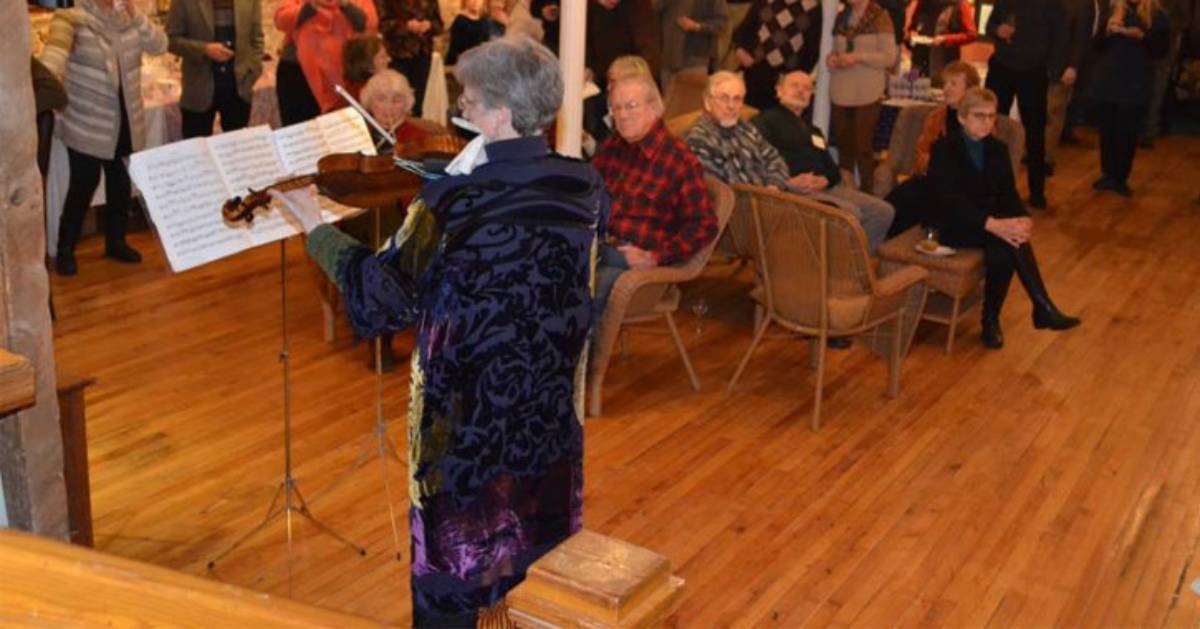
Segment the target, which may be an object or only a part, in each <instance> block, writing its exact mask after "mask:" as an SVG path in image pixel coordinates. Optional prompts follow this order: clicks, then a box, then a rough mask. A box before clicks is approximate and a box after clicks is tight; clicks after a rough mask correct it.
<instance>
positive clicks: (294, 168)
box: [271, 119, 331, 175]
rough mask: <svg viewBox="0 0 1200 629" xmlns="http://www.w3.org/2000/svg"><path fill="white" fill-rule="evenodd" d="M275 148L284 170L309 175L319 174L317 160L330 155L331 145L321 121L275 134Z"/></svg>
mask: <svg viewBox="0 0 1200 629" xmlns="http://www.w3.org/2000/svg"><path fill="white" fill-rule="evenodd" d="M271 135H273V136H274V138H275V148H276V150H277V151H278V152H279V159H280V161H281V162H283V169H284V170H285V171H286V172H287V173H288V174H292V175H309V174H312V173H315V172H317V160H319V159H321V157H322V156H324V155H325V154H327V153H330V152H331V151H330V149H329V145H328V144H326V142H325V137H324V135H323V134H322V133H321V123H320V122H319V119H314V120H309V121H307V122H301V123H298V124H294V125H291V126H288V127H284V128H282V129H277V130H276V131H275V132H274V133H273V134H271Z"/></svg>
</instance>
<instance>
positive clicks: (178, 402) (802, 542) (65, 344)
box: [52, 136, 1200, 627]
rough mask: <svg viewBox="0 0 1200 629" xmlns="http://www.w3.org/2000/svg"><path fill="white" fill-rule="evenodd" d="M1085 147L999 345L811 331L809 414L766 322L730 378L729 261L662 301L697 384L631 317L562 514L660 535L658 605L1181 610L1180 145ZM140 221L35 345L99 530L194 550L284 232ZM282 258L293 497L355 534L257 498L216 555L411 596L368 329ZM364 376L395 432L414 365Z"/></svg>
mask: <svg viewBox="0 0 1200 629" xmlns="http://www.w3.org/2000/svg"><path fill="white" fill-rule="evenodd" d="M1085 137H1086V136H1085ZM1086 141H1087V142H1088V143H1090V144H1091V146H1094V142H1095V140H1094V137H1087V138H1086ZM1095 161H1096V156H1095V152H1094V149H1092V148H1089V146H1088V145H1085V146H1084V147H1064V148H1063V149H1062V151H1061V154H1060V158H1059V164H1058V174H1057V175H1056V176H1055V177H1054V178H1053V179H1051V180H1050V189H1049V191H1048V192H1049V197H1050V200H1051V203H1052V204H1053V207H1052V210H1051V211H1049V212H1043V213H1038V214H1037V215H1036V217H1035V218H1036V221H1037V224H1038V226H1037V235H1036V237H1035V244H1036V250H1037V255H1038V259H1039V261H1040V262H1041V264H1042V270H1043V274H1044V275H1045V277H1046V281H1047V284H1048V285H1049V287H1050V290H1051V294H1052V295H1053V296H1054V298H1055V300H1056V301H1057V302H1058V303H1059V305H1060V306H1061V307H1062V308H1063V310H1065V311H1067V312H1071V313H1078V314H1080V315H1081V316H1082V317H1083V318H1084V324H1083V326H1082V327H1080V328H1078V329H1076V330H1072V331H1070V332H1066V333H1061V334H1056V333H1052V332H1046V331H1039V330H1034V329H1033V328H1032V326H1031V325H1030V313H1031V306H1030V303H1029V300H1028V299H1027V298H1026V297H1025V296H1024V293H1023V291H1022V290H1021V289H1020V288H1019V287H1017V286H1016V284H1017V283H1016V282H1014V288H1013V289H1012V293H1011V294H1010V297H1009V300H1008V302H1007V304H1006V306H1005V310H1004V314H1003V323H1004V326H1005V334H1006V338H1007V342H1008V344H1007V347H1005V349H1004V350H1002V351H999V352H988V351H985V350H984V349H982V347H981V346H980V345H979V341H978V333H979V325H978V322H977V321H976V320H971V319H968V320H967V321H964V323H963V324H962V326H961V329H960V332H959V338H958V339H957V341H956V349H955V352H954V353H953V354H952V355H949V356H947V355H945V354H944V353H943V352H942V347H943V345H944V341H945V330H944V328H938V327H923V328H922V329H921V330H919V331H918V336H917V340H916V341H915V342H914V345H913V349H912V351H911V353H910V355H909V356H908V357H907V358H906V361H905V364H904V370H903V374H902V378H901V383H902V388H901V391H900V395H899V396H898V397H897V398H896V399H889V398H888V397H887V396H886V386H887V366H886V362H885V361H883V360H881V359H879V358H877V357H875V356H874V355H872V354H870V353H869V352H867V351H864V350H863V349H862V348H860V347H857V346H856V347H854V348H852V349H850V350H848V351H830V352H829V353H828V364H827V368H826V378H825V397H824V418H823V423H824V426H823V427H822V429H821V430H820V431H819V432H815V433H814V432H812V431H811V430H809V428H808V422H809V417H810V413H811V408H812V401H813V394H814V392H813V382H814V374H813V372H812V370H810V369H809V368H808V351H809V348H808V344H807V343H806V342H804V341H803V340H800V339H796V338H791V337H788V336H787V335H776V336H773V337H771V338H768V339H767V340H765V341H764V342H763V343H762V345H761V346H760V347H759V348H758V349H757V351H756V352H755V355H754V356H753V358H752V359H751V361H750V363H749V366H748V367H747V370H746V372H745V374H744V375H743V378H742V380H741V382H740V383H739V385H738V388H737V389H736V390H735V391H734V392H733V393H732V394H727V393H726V392H725V390H724V388H725V385H726V383H727V382H728V379H729V377H730V376H731V375H732V373H733V370H734V368H735V367H736V365H737V363H738V361H740V360H741V358H742V355H743V353H744V352H745V350H746V348H747V347H748V345H749V342H750V326H751V320H752V316H753V315H752V306H751V304H750V302H749V300H748V299H747V298H746V293H747V292H748V290H749V288H750V285H751V278H752V275H751V272H750V270H749V269H747V268H743V267H739V266H737V265H731V264H725V263H721V262H715V263H714V264H713V265H712V266H711V267H710V268H709V269H708V270H707V271H706V272H705V274H704V276H703V277H702V278H700V279H699V280H697V281H696V282H693V283H691V284H689V285H688V286H686V287H684V296H683V300H682V309H681V310H682V312H681V313H680V315H679V326H680V331H681V333H682V335H683V338H684V342H685V344H686V346H687V348H688V351H689V354H690V355H691V357H692V360H693V363H694V364H695V366H696V369H697V372H698V374H699V376H700V379H701V382H702V384H703V390H702V391H700V392H699V393H693V392H692V391H691V389H690V386H689V384H688V381H687V378H686V376H685V374H684V372H683V368H682V365H681V364H680V362H679V358H678V356H677V354H676V352H675V349H674V347H673V345H672V343H671V340H670V337H669V336H668V335H667V334H666V333H665V330H664V329H661V328H662V327H663V326H661V325H650V326H645V329H639V330H634V331H632V332H631V333H630V334H629V337H628V343H627V349H628V356H626V357H621V356H617V357H616V358H615V359H614V361H613V363H612V365H611V366H610V370H609V374H608V377H607V380H606V386H605V391H604V396H605V397H604V409H605V415H604V416H603V417H601V418H598V419H591V420H588V422H587V425H586V435H587V437H586V438H587V445H586V460H585V508H584V521H585V524H586V525H587V526H588V527H590V528H593V529H595V530H597V531H600V532H602V533H605V534H609V535H615V536H617V537H620V538H623V539H627V540H628V541H631V542H633V543H637V544H641V545H645V546H648V547H650V548H652V549H654V550H657V551H658V552H661V553H664V554H665V555H667V556H668V557H669V558H670V559H671V560H672V562H673V563H674V565H675V567H676V572H677V573H679V574H680V575H681V576H683V577H684V578H685V579H687V586H686V589H685V590H684V595H683V602H682V605H681V607H680V609H679V612H678V614H677V617H676V622H677V624H678V625H679V626H682V627H726V626H737V627H742V626H755V627H758V626H775V627H796V626H829V627H880V626H902V627H918V626H919V627H982V626H993V627H1030V626H1039V627H1040V626H1137V627H1159V626H1167V627H1195V626H1197V624H1198V623H1200V596H1197V595H1196V594H1194V593H1193V592H1192V591H1191V589H1190V585H1191V582H1192V581H1194V580H1195V579H1197V578H1200V542H1198V540H1200V426H1198V425H1197V423H1198V422H1197V419H1200V334H1197V331H1198V330H1200V254H1198V253H1197V247H1196V246H1195V243H1194V240H1195V237H1196V234H1197V233H1200V205H1197V204H1196V203H1195V200H1196V194H1197V186H1196V184H1195V183H1194V182H1196V181H1200V141H1197V140H1195V139H1190V138H1180V137H1168V138H1164V139H1163V140H1161V141H1160V142H1159V144H1158V145H1157V148H1155V150H1153V151H1148V152H1145V151H1144V152H1140V153H1139V154H1138V163H1137V166H1136V168H1135V176H1134V178H1133V181H1132V182H1131V185H1132V186H1133V187H1134V189H1135V191H1136V193H1137V194H1136V196H1135V197H1134V198H1133V199H1132V200H1126V199H1122V198H1120V197H1117V196H1115V195H1094V194H1093V193H1092V191H1091V188H1090V183H1091V180H1092V179H1093V178H1094V177H1095V175H1096V173H1095V172H1094V171H1095ZM133 242H134V243H135V245H137V246H138V247H139V248H140V249H141V250H142V251H144V252H145V253H146V254H147V255H146V262H145V263H144V264H142V265H138V266H123V265H118V264H114V263H111V262H110V261H107V260H102V259H100V257H99V253H100V246H101V243H100V242H99V241H97V240H91V241H88V242H86V243H85V244H84V246H83V247H82V249H81V251H80V266H81V274H80V276H78V277H76V278H61V277H57V276H55V277H52V285H53V291H54V300H55V306H56V311H57V314H58V321H57V324H56V328H55V333H56V353H57V356H58V361H59V364H60V365H61V366H62V367H64V368H66V369H68V370H71V371H74V372H77V373H83V374H87V375H90V376H95V377H96V378H97V384H96V386H94V387H93V388H91V389H89V390H88V399H87V402H88V437H89V447H90V453H89V455H90V456H89V460H90V464H91V476H92V491H93V513H94V516H95V525H96V526H95V528H96V539H97V546H98V547H99V548H100V549H101V550H104V551H106V552H111V553H115V554H118V555H122V556H127V557H132V558H136V559H141V560H145V561H150V562H153V563H156V564H160V565H164V566H167V567H171V568H175V569H179V570H183V571H186V572H190V573H194V574H208V571H207V570H206V564H207V562H208V561H209V560H210V559H212V558H213V557H214V556H215V555H216V554H217V553H219V552H221V551H222V550H224V549H225V548H227V547H228V546H229V545H230V544H232V543H233V542H234V541H235V540H236V539H238V538H239V537H240V536H241V535H243V534H244V533H245V532H246V531H249V530H250V529H251V528H252V527H254V526H255V525H257V524H259V523H260V522H261V521H262V519H263V516H264V514H265V513H266V510H267V506H268V504H269V502H270V500H271V497H272V495H273V494H274V492H275V491H276V489H277V487H278V484H279V482H280V480H281V477H282V469H283V453H282V441H283V423H282V411H281V403H282V396H283V393H282V390H281V369H280V365H279V362H278V353H279V343H280V311H279V307H280V304H279V276H278V274H279V266H278V265H279V249H278V247H264V248H260V249H257V250H252V251H249V252H245V253H242V254H239V255H237V256H234V257H233V258H230V259H227V260H223V261H219V262H216V263H213V264H211V265H207V266H205V267H201V268H198V269H195V270H193V271H189V272H186V273H183V274H179V275H172V274H170V273H169V271H167V270H166V266H165V263H164V260H163V257H162V254H161V251H160V250H159V249H158V247H157V246H156V244H155V242H154V240H153V236H152V235H151V234H149V233H139V234H135V235H134V236H133ZM286 260H287V273H288V276H287V277H288V295H289V300H288V332H289V336H290V358H291V369H292V381H291V402H292V411H293V413H292V433H293V434H292V437H293V448H294V450H293V456H294V465H295V476H296V478H297V481H298V484H299V486H300V489H301V491H302V492H303V495H304V497H305V498H306V499H307V502H308V506H309V507H310V509H311V512H312V514H313V515H314V516H315V517H316V518H317V519H318V520H319V521H320V522H321V523H322V524H325V525H328V526H329V527H330V528H331V529H333V530H334V531H337V532H338V533H341V534H343V535H345V536H346V537H347V538H348V539H350V540H351V541H353V542H354V543H356V544H361V545H363V546H364V547H365V548H366V549H367V551H368V553H367V556H366V557H359V556H358V555H356V554H355V553H354V552H352V551H351V550H349V549H347V548H346V547H344V546H342V545H341V544H340V543H339V542H337V541H335V540H334V539H333V538H331V537H328V536H326V535H324V534H321V533H319V532H318V531H317V530H316V529H314V528H313V527H312V525H311V524H309V523H308V522H306V521H304V520H303V518H298V517H297V518H294V520H293V525H294V528H293V534H294V536H295V542H294V544H293V546H292V553H291V559H290V562H289V558H288V553H287V549H286V545H285V543H284V539H285V532H284V526H283V523H282V522H278V521H277V522H273V523H271V524H270V525H268V526H267V527H266V528H265V529H264V530H263V531H262V532H261V533H260V534H258V535H256V536H255V537H253V538H251V539H250V540H248V541H247V542H246V544H245V545H243V546H242V547H241V548H239V549H237V550H236V551H235V552H233V553H231V554H230V555H228V556H227V557H226V558H224V560H223V561H221V562H220V563H219V564H218V565H217V567H216V570H215V571H213V572H212V573H211V576H213V577H214V578H217V579H220V580H223V581H227V582H230V583H235V584H238V585H243V586H247V587H252V588H255V589H258V590H261V591H265V592H270V593H272V594H283V595H288V593H289V592H290V595H291V596H292V597H294V598H296V599H298V600H301V601H304V602H309V603H314V604H318V605H322V606H325V607H329V608H332V609H337V610H342V611H346V612H351V613H355V614H361V615H366V616H369V617H372V618H377V619H379V620H382V621H386V622H393V623H400V624H404V623H407V622H408V621H409V619H410V616H409V591H408V587H409V585H408V559H409V548H408V540H407V526H408V525H407V508H408V507H407V498H406V497H407V485H406V480H405V462H404V461H403V460H397V459H394V458H390V459H388V461H387V464H386V474H387V478H388V481H389V484H390V487H391V491H392V495H391V505H392V507H393V508H394V510H395V513H396V516H397V519H398V522H397V524H398V529H399V530H398V533H399V535H400V540H401V548H400V550H401V551H402V558H401V560H400V561H397V560H396V559H395V557H394V555H395V548H394V543H393V533H392V528H391V524H390V522H389V520H388V515H387V513H388V504H389V502H388V498H387V496H386V495H385V491H384V483H383V473H384V472H383V470H382V466H381V464H380V461H379V459H378V457H377V456H375V450H374V447H375V446H374V443H375V442H374V433H373V431H374V424H375V406H374V404H375V398H374V396H375V390H376V380H375V377H374V376H373V375H371V374H370V373H369V372H368V371H367V370H366V368H365V367H364V363H365V360H366V354H367V350H366V348H365V346H364V345H363V344H361V343H359V344H355V343H354V342H353V339H352V335H351V332H350V330H349V328H348V326H347V325H346V324H345V323H344V322H340V323H339V324H338V328H337V331H338V339H337V341H335V342H334V343H332V344H327V343H325V342H324V341H323V340H322V338H321V330H322V320H321V312H320V308H319V306H318V302H317V299H316V288H315V279H316V275H315V273H314V272H313V269H312V267H311V265H310V264H309V263H308V262H307V260H306V259H305V255H304V252H303V250H302V247H301V244H300V242H299V241H298V240H293V241H289V242H288V244H287V259H286ZM698 299H704V300H705V301H706V302H707V303H708V304H709V305H710V309H709V310H710V312H709V314H708V316H706V317H705V318H704V321H703V325H702V331H701V332H700V333H699V334H697V325H696V323H697V322H696V317H695V315H694V314H692V312H691V304H693V303H695V301H696V300H698ZM395 346H396V348H397V350H398V353H400V354H404V353H405V352H407V351H408V349H410V348H411V346H412V340H411V337H409V336H406V335H401V336H399V337H397V339H396V341H395ZM384 387H385V415H386V417H387V418H388V419H389V420H390V421H391V423H390V426H389V435H390V437H391V438H392V439H393V441H394V442H395V444H396V447H397V448H398V449H399V451H400V454H401V457H402V459H403V457H404V456H405V448H406V446H405V437H406V436H405V427H404V420H403V415H404V412H405V409H406V408H407V403H408V394H409V391H408V366H407V361H401V364H400V365H399V366H398V368H397V369H396V371H395V372H394V373H391V374H387V375H385V376H384ZM364 454H365V455H366V456H365V461H366V462H365V464H363V465H361V466H359V465H356V464H357V463H359V462H360V461H363V460H364ZM1156 488H1157V489H1156ZM1148 495H1152V498H1146V496H1148ZM1146 501H1149V503H1148V504H1151V505H1152V508H1151V509H1150V510H1149V511H1148V512H1147V513H1146V514H1144V515H1143V516H1137V515H1136V514H1137V511H1138V508H1139V505H1140V504H1146V503H1147V502H1146ZM289 563H290V566H289ZM289 575H290V576H289Z"/></svg>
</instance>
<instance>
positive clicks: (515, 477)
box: [277, 38, 609, 627]
mask: <svg viewBox="0 0 1200 629" xmlns="http://www.w3.org/2000/svg"><path fill="white" fill-rule="evenodd" d="M455 73H456V74H457V76H458V80H459V82H460V83H461V84H462V85H463V95H462V98H461V99H460V100H461V102H460V105H461V107H462V111H463V115H464V116H465V117H466V118H467V120H469V121H470V122H472V123H473V124H474V125H475V126H477V127H479V129H480V136H479V137H478V138H477V139H476V140H474V141H472V143H471V144H470V145H469V146H468V148H467V149H465V150H464V152H463V154H461V155H460V156H459V159H457V160H456V161H455V162H454V163H452V164H451V166H450V168H449V169H448V170H449V171H450V172H454V173H459V174H455V175H451V176H447V177H444V178H441V179H438V180H435V181H433V182H430V183H428V184H426V186H425V187H424V188H423V189H422V190H421V193H420V195H419V196H418V198H417V199H416V200H415V201H414V202H413V203H412V204H411V205H410V206H409V210H408V216H407V218H406V219H405V224H404V226H403V227H402V228H401V229H400V231H399V232H398V233H397V234H396V235H395V236H394V237H393V238H392V240H391V241H390V242H389V243H388V245H387V246H386V247H384V249H383V250H382V251H380V252H378V253H377V252H374V251H372V250H370V249H368V248H366V247H364V246H362V245H361V244H360V243H358V242H357V241H355V240H353V239H351V238H349V237H348V236H346V235H345V234H344V233H342V232H340V231H339V230H338V229H337V228H335V227H332V226H329V225H323V224H321V222H320V212H319V208H318V206H317V204H316V199H315V198H314V197H313V194H312V192H311V191H297V192H291V193H284V194H277V197H278V198H280V199H281V200H282V201H283V202H284V205H285V207H286V208H287V209H288V210H289V211H290V212H291V213H293V214H294V215H295V216H296V217H297V219H299V220H300V222H301V223H302V224H303V225H304V226H305V230H306V231H307V232H308V236H309V237H308V250H309V253H310V254H311V255H312V256H313V258H314V259H315V260H316V261H317V263H318V264H319V265H320V266H321V268H323V269H324V270H325V271H326V273H328V274H329V276H330V278H331V279H332V280H333V281H335V282H336V283H337V285H338V287H339V288H340V289H341V291H342V293H343V295H344V298H345V301H346V310H347V313H348V314H349V316H350V321H351V324H352V325H353V327H354V329H355V331H356V332H357V333H358V334H359V335H360V336H363V337H370V336H374V335H376V334H379V333H383V332H392V331H397V330H401V329H404V328H406V327H409V326H413V325H415V326H416V344H415V349H414V352H413V361H412V370H413V374H412V379H413V393H412V396H411V405H410V409H409V430H408V434H409V438H408V443H409V451H410V455H409V456H410V458H409V461H410V462H409V468H408V469H409V499H410V500H411V503H412V505H411V509H410V512H409V528H410V531H411V535H412V580H411V582H412V601H413V624H414V625H416V626H437V627H460V626H461V627H474V626H475V622H476V617H477V616H478V615H479V614H480V611H481V610H487V609H488V608H492V607H493V606H497V604H498V603H499V602H500V601H502V600H503V598H504V595H505V594H506V593H507V592H508V591H509V590H510V589H511V588H512V587H514V586H515V585H516V584H517V583H519V582H520V581H521V580H522V579H523V578H524V575H525V571H526V569H527V568H528V567H529V565H530V564H531V563H533V561H534V560H536V559H537V558H538V557H540V556H542V555H543V554H545V553H546V552H547V551H549V550H550V549H552V548H554V546H555V545H557V544H558V543H560V542H562V541H563V540H565V539H566V538H567V537H569V536H570V535H571V534H573V533H574V532H576V531H578V530H579V529H580V527H581V524H582V521H581V516H582V513H581V509H582V504H583V430H582V425H581V419H582V409H580V408H578V407H577V406H576V404H575V401H576V400H577V399H579V398H577V396H578V395H579V393H580V392H581V391H582V387H583V383H582V381H581V380H580V377H581V375H582V374H583V370H581V369H579V367H580V359H581V357H582V355H583V349H584V347H585V344H586V340H587V338H588V334H589V329H590V327H591V317H592V299H591V290H590V285H591V276H592V264H593V262H592V251H593V247H594V245H595V243H596V239H597V228H598V226H599V225H603V224H604V223H605V221H606V217H607V213H608V203H609V202H608V196H607V194H606V192H605V190H604V185H603V182H602V180H601V179H600V176H599V175H598V174H597V173H596V171H595V170H593V169H592V167H591V166H589V165H588V164H586V163H583V162H580V161H578V160H574V159H569V158H565V157H562V156H559V155H556V154H554V153H551V152H550V148H549V146H548V145H547V142H546V138H545V137H544V136H543V131H544V129H545V128H546V127H547V126H548V125H549V124H550V123H551V122H552V121H553V120H554V117H555V114H556V113H557V111H558V108H559V105H560V103H561V100H562V91H563V87H562V86H563V84H562V76H561V74H560V72H559V68H558V61H557V60H556V59H555V58H554V55H553V54H552V53H551V52H550V51H549V50H547V49H546V48H545V47H544V46H542V45H541V44H538V43H536V42H534V41H533V40H531V39H528V38H505V39H500V40H495V41H492V42H488V43H486V44H483V45H481V46H479V47H477V48H473V49H471V50H469V51H467V52H466V53H464V54H463V56H462V57H461V58H460V59H459V61H458V64H457V66H456V68H455ZM485 613H486V614H488V615H490V614H492V613H503V610H502V609H500V608H498V607H497V608H496V609H495V610H492V611H488V612H485Z"/></svg>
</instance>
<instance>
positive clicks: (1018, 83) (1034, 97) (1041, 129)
mask: <svg viewBox="0 0 1200 629" xmlns="http://www.w3.org/2000/svg"><path fill="white" fill-rule="evenodd" d="M987 87H988V89H990V90H992V91H993V92H995V93H996V99H997V100H998V101H999V102H998V103H997V105H998V107H997V111H998V112H999V113H1000V115H1007V114H1008V112H1009V110H1010V109H1012V103H1013V97H1014V96H1015V97H1016V98H1017V109H1018V110H1019V111H1020V112H1021V124H1022V125H1024V126H1025V163H1026V171H1027V172H1028V175H1029V196H1031V197H1042V196H1045V193H1046V167H1045V161H1046V95H1047V92H1048V90H1049V89H1050V81H1049V79H1047V77H1046V67H1045V66H1039V67H1037V68H1033V69H1031V70H1012V69H1009V68H1006V67H1005V66H1003V65H1001V64H998V63H991V64H988V75H987Z"/></svg>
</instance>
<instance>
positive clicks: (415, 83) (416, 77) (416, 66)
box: [392, 55, 432, 118]
mask: <svg viewBox="0 0 1200 629" xmlns="http://www.w3.org/2000/svg"><path fill="white" fill-rule="evenodd" d="M431 61H432V57H430V56H429V55H423V56H420V57H412V58H409V59H396V58H393V59H392V69H393V70H395V71H397V72H399V73H400V74H403V75H404V78H406V79H408V84H409V85H411V86H412V89H413V96H414V97H415V98H416V100H415V101H413V111H412V115H413V116H415V117H417V118H420V117H421V113H422V112H421V105H422V104H423V103H424V102H425V84H426V83H428V82H429V64H430V62H431Z"/></svg>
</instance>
